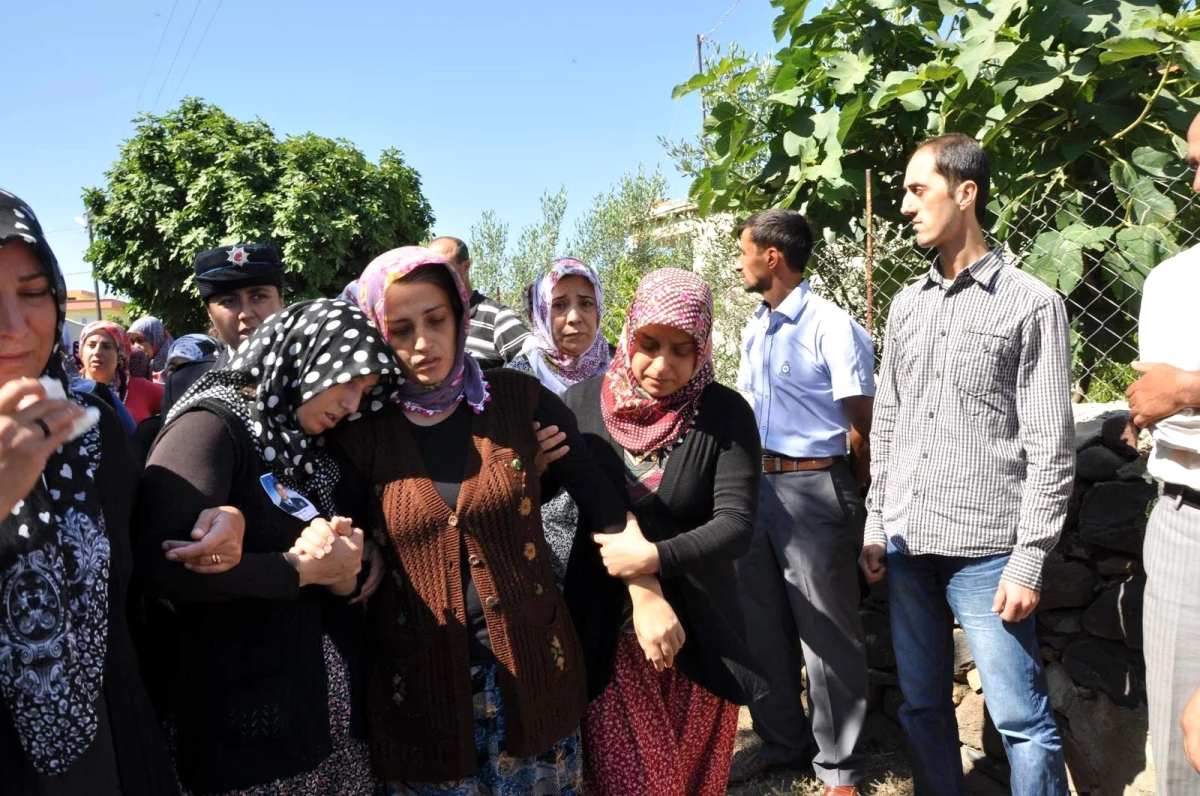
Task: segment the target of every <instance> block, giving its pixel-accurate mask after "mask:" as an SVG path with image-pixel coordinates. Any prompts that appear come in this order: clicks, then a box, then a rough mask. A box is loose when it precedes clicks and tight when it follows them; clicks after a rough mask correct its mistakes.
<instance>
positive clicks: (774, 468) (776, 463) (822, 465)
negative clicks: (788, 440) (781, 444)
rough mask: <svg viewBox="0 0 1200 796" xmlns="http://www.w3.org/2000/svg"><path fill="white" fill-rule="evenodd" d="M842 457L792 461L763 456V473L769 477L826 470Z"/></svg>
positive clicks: (767, 455)
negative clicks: (776, 474)
mask: <svg viewBox="0 0 1200 796" xmlns="http://www.w3.org/2000/svg"><path fill="white" fill-rule="evenodd" d="M841 458H842V457H841V456H826V457H825V458H824V459H792V458H789V457H787V456H774V455H771V454H763V457H762V471H763V472H764V473H766V474H767V475H771V474H774V473H798V472H804V471H807V470H826V469H828V468H830V467H832V466H833V463H834V462H836V461H837V460H838V459H841Z"/></svg>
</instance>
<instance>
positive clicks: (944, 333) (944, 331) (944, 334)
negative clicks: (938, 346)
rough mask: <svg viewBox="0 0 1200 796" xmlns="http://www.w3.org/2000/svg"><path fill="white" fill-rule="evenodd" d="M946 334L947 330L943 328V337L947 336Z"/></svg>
mask: <svg viewBox="0 0 1200 796" xmlns="http://www.w3.org/2000/svg"><path fill="white" fill-rule="evenodd" d="M945 336H946V330H945V329H942V337H945Z"/></svg>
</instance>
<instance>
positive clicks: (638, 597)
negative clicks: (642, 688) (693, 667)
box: [625, 575, 687, 672]
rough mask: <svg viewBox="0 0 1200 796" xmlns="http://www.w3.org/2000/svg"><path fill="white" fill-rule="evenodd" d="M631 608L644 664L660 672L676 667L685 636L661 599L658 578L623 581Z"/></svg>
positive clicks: (669, 608) (667, 605) (663, 598)
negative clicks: (645, 661)
mask: <svg viewBox="0 0 1200 796" xmlns="http://www.w3.org/2000/svg"><path fill="white" fill-rule="evenodd" d="M625 585H626V587H627V588H628V589H629V599H630V602H631V603H632V604H633V630H634V633H635V634H636V635H637V640H638V644H639V645H641V648H642V652H643V653H645V655H646V660H648V661H650V662H651V663H652V664H654V670H655V671H658V672H661V671H662V670H663V669H669V668H671V667H672V666H674V665H675V656H676V655H678V654H679V650H681V649H682V648H683V644H684V641H686V640H687V639H686V636H685V635H684V632H683V625H681V624H680V623H679V617H677V616H676V615H675V609H673V608H672V607H671V604H670V603H668V602H667V600H666V598H665V597H663V593H662V585H661V584H660V583H659V582H658V578H655V577H653V576H649V575H643V576H640V577H636V578H630V579H628V580H626V581H625Z"/></svg>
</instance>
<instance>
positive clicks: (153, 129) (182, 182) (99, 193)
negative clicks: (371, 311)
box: [84, 97, 433, 332]
mask: <svg viewBox="0 0 1200 796" xmlns="http://www.w3.org/2000/svg"><path fill="white" fill-rule="evenodd" d="M105 177H106V179H107V184H106V185H105V186H104V187H101V188H88V189H86V190H85V191H84V204H85V205H86V207H87V210H88V215H89V217H90V218H91V220H92V224H93V227H94V230H95V242H94V243H93V245H92V246H91V247H90V248H89V249H88V253H87V260H88V261H89V262H91V263H92V264H93V265H94V267H95V269H96V272H97V274H98V275H99V276H100V278H101V279H103V280H104V281H105V282H107V283H108V284H110V285H112V286H113V287H114V288H116V289H117V290H119V291H120V292H122V293H124V294H126V295H129V296H131V297H133V298H134V299H135V301H136V302H137V305H138V306H139V307H140V308H141V309H142V310H144V311H146V312H150V313H153V314H155V315H157V316H159V317H160V318H162V319H163V321H164V322H165V323H166V324H167V325H168V326H169V327H170V328H171V329H172V330H174V331H176V332H184V331H190V330H195V329H200V328H205V326H206V325H207V322H206V321H205V320H204V313H203V308H202V306H201V304H200V302H199V301H198V296H199V293H198V291H197V290H196V287H195V284H194V282H193V279H192V261H193V258H194V257H195V255H196V254H197V253H198V252H200V251H203V250H205V249H209V248H212V247H215V246H220V245H223V244H226V243H231V242H234V241H239V240H240V241H248V242H256V243H272V244H274V245H275V246H277V247H278V248H279V250H280V251H281V253H282V254H283V258H284V261H285V262H286V263H287V266H288V276H287V298H288V300H289V301H292V300H300V299H305V298H313V297H317V296H334V295H337V294H338V293H339V292H341V289H342V288H343V287H344V286H345V285H346V283H347V282H349V281H350V280H352V279H354V278H355V277H356V276H358V274H359V273H360V272H361V271H362V268H363V267H364V266H365V265H366V264H367V263H368V262H370V260H371V259H372V258H373V257H374V256H375V255H377V254H379V253H380V252H382V251H384V250H386V249H390V248H393V247H395V246H401V245H405V244H409V243H416V242H419V241H421V240H424V239H425V238H426V237H427V236H428V232H429V227H430V225H431V224H432V222H433V214H432V212H431V211H430V208H429V203H428V202H427V201H426V200H425V197H424V196H423V195H422V193H421V184H420V177H419V176H418V174H417V172H416V171H415V170H413V169H412V168H410V167H409V166H407V165H405V163H404V160H403V157H402V155H401V153H400V152H399V151H398V150H395V149H387V150H384V151H383V152H382V153H381V155H380V157H379V162H378V163H372V162H371V161H369V160H367V159H366V158H365V157H364V156H363V154H362V153H361V152H360V151H359V150H358V149H356V148H355V147H354V145H353V144H351V143H350V142H349V141H345V140H342V139H339V140H332V139H328V138H322V137H321V136H318V135H315V134H313V133H306V134H304V135H300V136H291V137H288V138H285V139H283V140H280V139H278V138H276V136H275V134H274V132H273V131H272V130H271V128H270V127H269V126H268V125H267V124H266V123H265V122H263V121H262V120H255V121H252V122H244V121H240V120H238V119H235V118H233V117H231V116H229V115H228V114H226V113H225V112H223V111H222V110H221V109H219V108H217V107H216V106H214V105H211V104H208V103H205V102H203V101H202V100H199V99H196V98H193V97H188V98H186V99H184V100H183V102H182V103H181V104H180V106H179V107H178V108H176V109H175V110H173V111H170V112H169V113H167V114H165V115H163V116H153V115H150V114H145V115H143V116H142V117H141V118H140V119H139V122H138V125H137V129H136V133H135V134H134V136H133V137H132V138H131V139H130V140H128V141H126V142H125V144H124V145H123V146H122V148H121V154H120V157H119V159H118V160H117V161H116V162H115V163H114V164H113V166H112V168H110V169H109V171H108V172H107V173H106V174H105Z"/></svg>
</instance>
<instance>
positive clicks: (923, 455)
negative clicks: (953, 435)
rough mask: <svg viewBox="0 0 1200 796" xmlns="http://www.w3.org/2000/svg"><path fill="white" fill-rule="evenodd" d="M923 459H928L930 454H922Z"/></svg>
mask: <svg viewBox="0 0 1200 796" xmlns="http://www.w3.org/2000/svg"><path fill="white" fill-rule="evenodd" d="M921 458H922V459H928V458H929V454H928V453H922V454H921Z"/></svg>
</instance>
